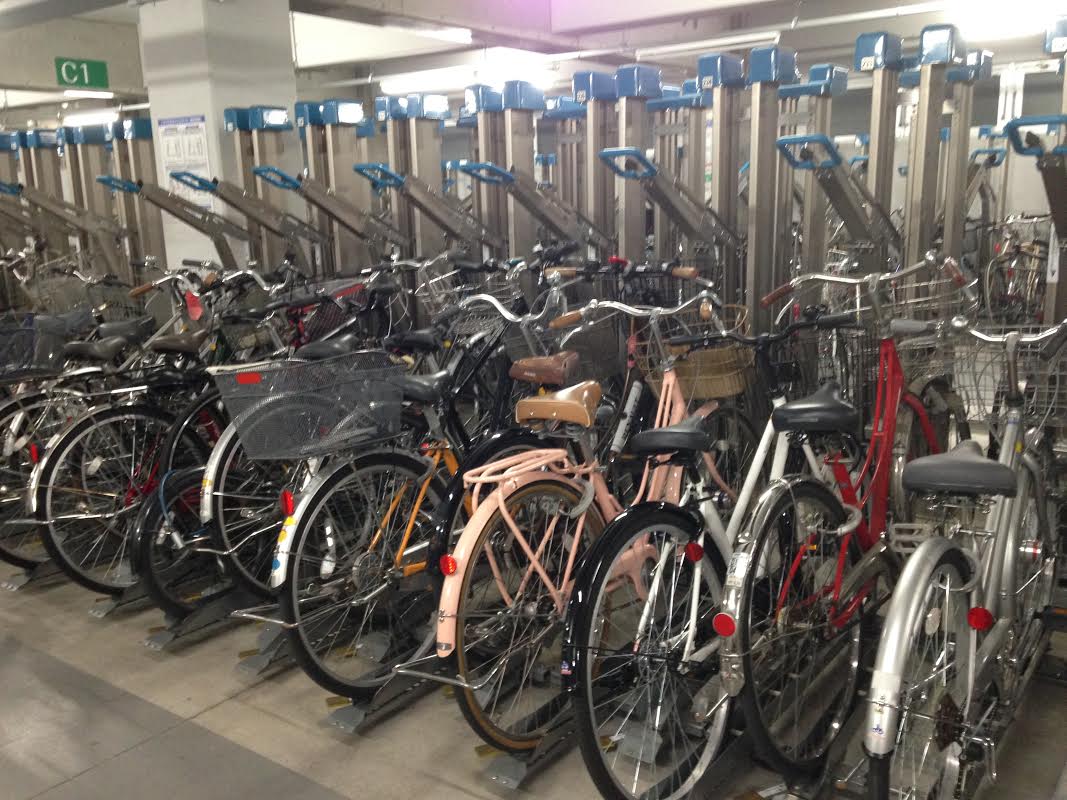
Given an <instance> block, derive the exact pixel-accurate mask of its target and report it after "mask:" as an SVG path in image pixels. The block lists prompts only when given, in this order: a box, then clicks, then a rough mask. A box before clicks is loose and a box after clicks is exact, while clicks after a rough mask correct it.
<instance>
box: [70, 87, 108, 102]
mask: <svg viewBox="0 0 1067 800" xmlns="http://www.w3.org/2000/svg"><path fill="white" fill-rule="evenodd" d="M63 96H64V97H77V98H83V99H86V100H110V99H111V98H113V97H114V96H115V93H114V92H103V91H97V90H95V89H64V90H63Z"/></svg>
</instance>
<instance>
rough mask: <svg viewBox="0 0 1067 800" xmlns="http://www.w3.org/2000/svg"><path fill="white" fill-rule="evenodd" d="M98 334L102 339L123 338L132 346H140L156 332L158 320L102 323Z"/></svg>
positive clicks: (128, 320)
mask: <svg viewBox="0 0 1067 800" xmlns="http://www.w3.org/2000/svg"><path fill="white" fill-rule="evenodd" d="M96 332H97V334H98V335H99V336H100V338H101V339H110V338H111V337H113V336H121V337H122V338H123V339H125V340H126V341H128V342H130V343H131V344H140V343H141V342H143V341H144V340H145V339H147V338H148V337H149V336H151V335H152V334H153V333H155V332H156V320H155V318H154V317H137V318H136V319H124V320H120V321H118V322H101V323H100V324H99V325H97V327H96Z"/></svg>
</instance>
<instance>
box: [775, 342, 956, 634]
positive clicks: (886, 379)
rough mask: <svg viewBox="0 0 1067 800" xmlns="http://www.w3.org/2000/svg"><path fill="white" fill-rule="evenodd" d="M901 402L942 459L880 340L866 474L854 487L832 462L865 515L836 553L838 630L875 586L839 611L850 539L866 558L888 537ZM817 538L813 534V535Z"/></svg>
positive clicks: (834, 618) (889, 346)
mask: <svg viewBox="0 0 1067 800" xmlns="http://www.w3.org/2000/svg"><path fill="white" fill-rule="evenodd" d="M901 402H903V403H904V404H905V405H907V406H908V407H909V408H911V409H912V411H913V412H914V413H915V415H916V417H917V418H918V420H919V428H920V430H921V431H922V434H923V438H924V439H926V444H927V447H928V448H929V452H930V453H931V454H935V453H940V452H941V446H940V444H939V443H938V441H937V435H936V433H935V432H934V426H933V424H932V423H931V422H930V417H929V415H928V414H927V413H926V407H925V406H923V404H922V401H921V400H920V399H919V398H918V397H916V396H915V395H914V394H913V393H912V392H910V391H908V390H907V388H906V387H905V378H904V370H903V368H902V367H901V366H900V357H899V355H898V354H897V346H896V342H894V340H893V339H891V338H885V339H882V340H881V341H880V342H879V345H878V390H877V392H876V395H875V401H874V430H873V432H872V434H871V442H870V446H869V447H868V448H867V457H866V459H865V460H864V462H863V468H862V469H861V470H860V471H859V474H858V475H857V476H856V479H855V481H853V479H852V475H851V474H850V473H849V470H848V466H847V465H846V464H844V463H843V462H842V461H841V456H840V454H838V455H836V456H834V457H833V459H832V460H831V461H830V466H831V468H832V470H833V474H834V480H835V481H836V483H837V488H838V490H839V491H840V492H841V499H842V501H843V502H844V504H845V505H846V506H852V507H854V508H860V509H864V510H865V511H866V512H867V513H866V515H865V517H864V518H863V519H861V520H860V523H859V525H858V526H857V527H856V530H855V531H853V532H851V533H848V534H846V535H845V536H844V538H843V539H842V542H841V547H840V548H839V550H838V556H837V569H836V570H835V571H834V584H833V590H832V593H831V595H832V602H831V605H830V624H831V625H832V626H833V627H834V628H843V627H844V626H845V625H847V624H848V623H849V621H850V620H851V618H852V616H853V615H854V614H855V613H856V611H857V610H858V609H859V608H860V606H861V605H862V603H863V600H864V599H865V598H866V597H867V595H868V594H869V593H870V592H871V590H872V588H873V586H872V585H870V584H868V585H865V586H864V587H863V588H862V589H861V590H860V591H859V592H857V593H856V595H855V596H854V597H850V598H848V602H847V603H846V605H845V607H844V609H840V610H839V609H838V606H839V603H840V600H841V585H842V583H843V581H844V576H845V572H846V560H845V559H846V558H847V556H848V550H849V545H850V544H851V541H852V537H853V536H854V535H855V536H857V537H858V541H859V544H860V548H861V549H862V550H863V551H864V552H866V551H867V550H869V549H870V548H871V547H873V546H874V545H875V544H876V543H877V542H878V540H879V539H880V538H881V536H882V534H884V533H885V532H886V527H887V518H888V516H889V489H890V485H889V477H890V474H891V472H892V469H893V444H894V440H895V438H896V432H897V412H898V411H899V410H900V404H901ZM864 484H866V485H867V491H866V493H865V494H861V493H862V490H863V486H864ZM813 535H814V534H813ZM811 543H812V542H811V538H810V537H809V540H808V542H806V543H805V546H804V547H801V548H800V549H799V551H798V552H797V554H796V556H795V557H794V559H793V563H792V564H791V565H790V568H789V575H788V577H787V578H786V580H785V581H784V583H783V584H782V590H781V592H780V594H779V596H778V602H777V605H776V608H775V613H776V616H777V614H778V613H779V612H781V610H782V608H783V606H784V605H785V599H786V595H787V593H788V590H789V586H790V584H791V583H792V579H793V576H794V575H796V573H797V570H799V569H800V565H801V563H802V562H803V560H804V558H805V555H806V554H807V553H808V552H809V547H810V545H811ZM828 593H829V592H828V591H827V589H826V588H825V587H824V588H823V589H822V590H821V591H820V592H819V594H818V595H816V596H814V597H810V598H807V599H805V600H803V601H801V603H800V604H799V605H802V606H810V605H811V604H813V603H815V602H816V601H817V600H819V599H820V598H822V597H825V596H826V595H827V594H828Z"/></svg>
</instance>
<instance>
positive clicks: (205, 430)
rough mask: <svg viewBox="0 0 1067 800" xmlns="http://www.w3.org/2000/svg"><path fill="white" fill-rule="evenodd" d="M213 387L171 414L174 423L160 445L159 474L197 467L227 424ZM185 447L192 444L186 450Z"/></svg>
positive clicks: (205, 459) (218, 395)
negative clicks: (173, 414)
mask: <svg viewBox="0 0 1067 800" xmlns="http://www.w3.org/2000/svg"><path fill="white" fill-rule="evenodd" d="M219 397H220V393H219V390H218V389H217V388H215V387H214V386H211V387H208V389H206V390H205V391H203V392H201V393H200V394H198V395H197V396H196V397H194V398H193V399H192V400H191V401H190V402H189V403H188V404H187V405H186V406H185V408H183V409H182V410H181V411H179V412H178V413H177V414H176V415H175V419H176V420H177V421H176V422H175V423H174V426H173V427H172V428H171V429H170V434H169V435H168V436H167V439H166V441H165V442H164V443H163V455H162V457H161V463H162V468H163V474H164V475H166V474H167V473H168V472H170V471H172V470H175V469H186V468H189V467H198V466H201V465H202V464H203V463H204V462H206V461H207V458H208V455H209V454H210V453H211V448H212V447H213V446H214V445H215V443H216V442H217V441H218V440H219V437H220V436H221V435H222V431H223V430H224V429H225V428H226V425H227V424H228V423H229V418H228V417H227V415H226V410H225V408H223V406H222V403H221V401H220V399H219ZM188 445H192V447H191V448H190V447H189V446H188Z"/></svg>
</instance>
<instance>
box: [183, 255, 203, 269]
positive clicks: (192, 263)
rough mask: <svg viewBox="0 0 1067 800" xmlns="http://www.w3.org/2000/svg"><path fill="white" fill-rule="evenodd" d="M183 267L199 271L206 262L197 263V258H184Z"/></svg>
mask: <svg viewBox="0 0 1067 800" xmlns="http://www.w3.org/2000/svg"><path fill="white" fill-rule="evenodd" d="M182 266H183V267H192V268H193V269H198V268H201V267H203V266H204V262H203V261H197V260H196V259H195V258H183V259H182Z"/></svg>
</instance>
